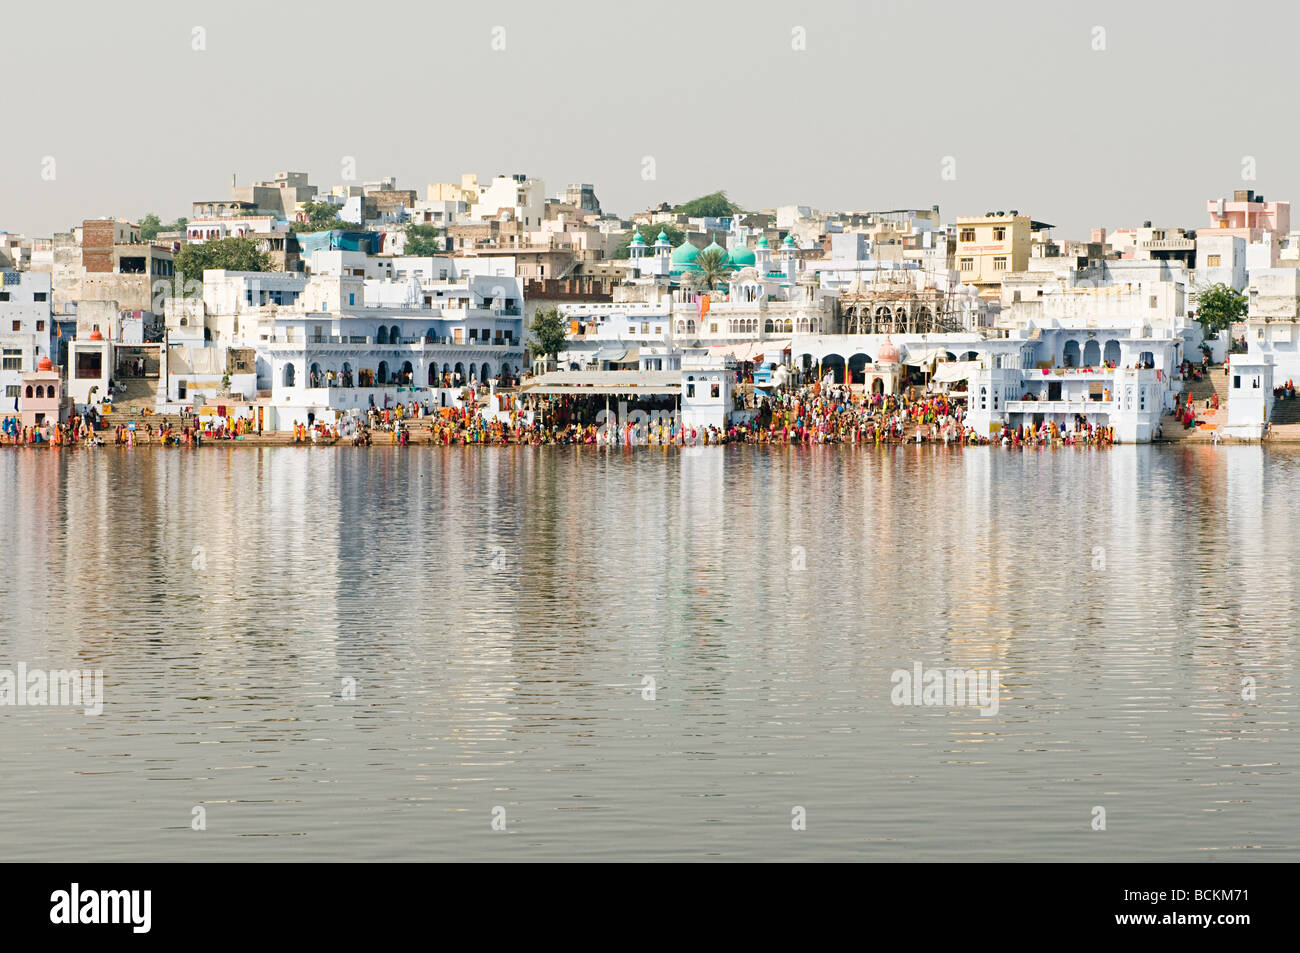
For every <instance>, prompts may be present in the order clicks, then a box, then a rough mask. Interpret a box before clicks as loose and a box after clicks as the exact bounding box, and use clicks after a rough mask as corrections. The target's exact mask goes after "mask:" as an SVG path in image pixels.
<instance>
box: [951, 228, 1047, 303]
mask: <svg viewBox="0 0 1300 953" xmlns="http://www.w3.org/2000/svg"><path fill="white" fill-rule="evenodd" d="M1046 227H1048V226H1044V225H1042V224H1041V223H1038V222H1033V221H1031V220H1030V218H1029V216H1028V215H1021V214H1020V213H1018V212H1015V211H1012V212H1009V213H1008V212H989V213H988V214H986V215H981V216H977V217H967V218H958V219H957V256H956V257H957V272H958V274H959V275H960V276H961V281H962V283H963V284H968V285H974V286H975V287H976V288H978V289H979V292H980V296H981V297H984V298H998V297H1000V296H1001V293H1002V278H1003V276H1004V275H1007V274H1010V273H1011V272H1015V271H1024V270H1025V269H1026V268H1028V267H1029V252H1030V245H1031V244H1032V235H1033V232H1034V231H1036V230H1039V229H1042V228H1046Z"/></svg>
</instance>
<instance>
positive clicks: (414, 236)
mask: <svg viewBox="0 0 1300 953" xmlns="http://www.w3.org/2000/svg"><path fill="white" fill-rule="evenodd" d="M403 231H404V232H405V233H406V250H405V252H404V254H407V255H416V256H418V257H420V258H427V257H429V256H431V255H441V254H442V253H443V239H442V229H441V228H439V227H438V226H437V225H417V224H416V223H415V222H410V223H408V224H407V225H406V227H405V228H404V229H403Z"/></svg>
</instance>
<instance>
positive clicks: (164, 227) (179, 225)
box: [140, 212, 188, 242]
mask: <svg viewBox="0 0 1300 953" xmlns="http://www.w3.org/2000/svg"><path fill="white" fill-rule="evenodd" d="M186 224H188V219H184V218H178V219H176V221H174V222H172V223H170V224H168V223H167V222H164V221H162V220H161V219H160V218H158V216H157V215H156V214H154V213H153V212H150V213H149V214H148V215H146V216H145V217H144V218H142V219H140V240H141V241H146V242H151V241H153V240H154V239H155V238H157V237H158V233H159V232H179V231H183V230H184V229H185V226H186Z"/></svg>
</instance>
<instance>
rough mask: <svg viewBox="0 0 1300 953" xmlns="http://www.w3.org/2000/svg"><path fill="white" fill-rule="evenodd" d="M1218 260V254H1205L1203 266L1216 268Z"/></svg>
mask: <svg viewBox="0 0 1300 953" xmlns="http://www.w3.org/2000/svg"><path fill="white" fill-rule="evenodd" d="M1219 261H1220V256H1218V255H1206V256H1205V267H1206V268H1218V267H1219Z"/></svg>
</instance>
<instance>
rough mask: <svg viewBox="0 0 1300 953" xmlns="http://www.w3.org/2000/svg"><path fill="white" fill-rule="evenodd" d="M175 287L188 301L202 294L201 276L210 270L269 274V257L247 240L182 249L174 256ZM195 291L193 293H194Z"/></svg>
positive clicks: (216, 240)
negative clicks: (181, 291)
mask: <svg viewBox="0 0 1300 953" xmlns="http://www.w3.org/2000/svg"><path fill="white" fill-rule="evenodd" d="M175 268H176V274H177V276H178V279H179V280H178V282H177V284H178V285H179V286H182V287H183V288H184V294H185V296H186V297H187V298H188V297H197V296H198V295H201V294H202V293H203V288H202V281H203V273H204V272H205V271H209V270H211V269H217V268H225V269H226V270H227V271H273V270H274V267H273V266H272V263H271V256H270V255H268V254H267V253H266V252H264V251H262V249H260V248H259V247H258V246H257V242H255V241H254V240H253V239H251V238H221V239H213V240H210V241H206V242H203V243H201V244H191V245H182V246H181V250H180V251H179V252H177V253H176V262H175ZM196 289H197V290H196Z"/></svg>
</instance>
